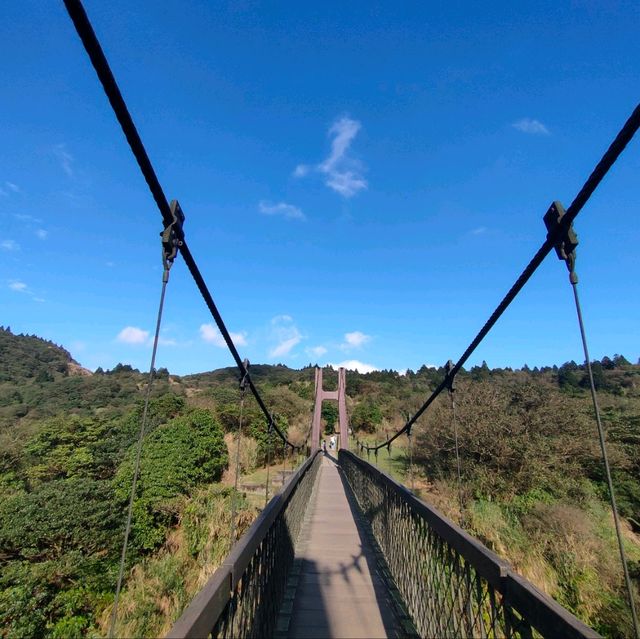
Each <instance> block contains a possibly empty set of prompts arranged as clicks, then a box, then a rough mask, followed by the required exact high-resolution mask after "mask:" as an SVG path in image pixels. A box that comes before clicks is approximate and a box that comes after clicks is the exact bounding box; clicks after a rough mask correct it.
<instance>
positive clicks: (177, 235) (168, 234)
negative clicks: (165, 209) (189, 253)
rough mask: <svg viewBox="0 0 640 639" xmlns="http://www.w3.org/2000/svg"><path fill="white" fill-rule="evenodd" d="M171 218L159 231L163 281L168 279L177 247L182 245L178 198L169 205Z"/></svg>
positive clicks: (180, 209)
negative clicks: (162, 229)
mask: <svg viewBox="0 0 640 639" xmlns="http://www.w3.org/2000/svg"><path fill="white" fill-rule="evenodd" d="M169 209H170V210H171V215H172V218H173V219H172V220H171V222H170V223H169V224H168V225H167V226H166V227H165V229H164V231H162V233H160V237H161V238H162V265H163V266H164V278H163V279H164V281H168V280H169V270H170V269H171V267H172V266H173V261H174V260H175V258H176V255H177V254H178V249H179V248H180V247H181V246H182V244H183V242H182V239H181V238H183V237H184V233H183V231H182V225H183V224H184V213H183V212H182V208H180V204H179V202H178V200H171V204H170V205H169Z"/></svg>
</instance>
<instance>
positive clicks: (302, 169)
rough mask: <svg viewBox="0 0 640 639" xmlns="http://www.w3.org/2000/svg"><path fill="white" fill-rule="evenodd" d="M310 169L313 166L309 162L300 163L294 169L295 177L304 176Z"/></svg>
mask: <svg viewBox="0 0 640 639" xmlns="http://www.w3.org/2000/svg"><path fill="white" fill-rule="evenodd" d="M310 170H311V167H310V166H309V165H308V164H298V166H296V168H295V169H293V177H297V178H299V177H304V176H305V175H307V173H309V171H310Z"/></svg>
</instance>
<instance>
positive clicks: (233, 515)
mask: <svg viewBox="0 0 640 639" xmlns="http://www.w3.org/2000/svg"><path fill="white" fill-rule="evenodd" d="M244 365H245V369H246V370H249V361H248V360H245V361H244ZM246 392H247V377H246V376H245V377H243V378H241V379H240V414H239V415H238V429H237V432H236V470H235V477H234V481H233V494H232V496H231V531H230V533H229V547H232V546H233V544H234V541H235V536H236V514H237V500H238V485H239V483H240V445H241V441H242V419H243V416H244V398H245V394H246Z"/></svg>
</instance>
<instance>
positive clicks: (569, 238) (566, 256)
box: [544, 202, 578, 284]
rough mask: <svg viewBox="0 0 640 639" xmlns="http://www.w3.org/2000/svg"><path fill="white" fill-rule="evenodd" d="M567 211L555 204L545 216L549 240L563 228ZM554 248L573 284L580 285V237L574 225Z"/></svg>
mask: <svg viewBox="0 0 640 639" xmlns="http://www.w3.org/2000/svg"><path fill="white" fill-rule="evenodd" d="M566 213H567V212H566V211H565V210H564V207H563V206H562V204H561V203H560V202H553V203H552V204H551V206H550V207H549V210H548V211H547V212H546V213H545V214H544V224H545V226H546V227H547V239H549V238H550V237H551V236H552V235H553V234H555V233H557V232H558V231H557V229H558V227H559V226H561V225H562V226H563V227H564V224H563V223H562V218H563V217H564V216H565V215H566ZM553 246H554V248H555V250H556V255H557V256H558V259H559V260H563V261H564V263H565V264H566V265H567V270H568V271H569V280H570V281H571V283H572V284H577V283H578V276H577V275H576V271H575V268H576V247H577V246H578V236H577V234H576V232H575V231H574V229H573V223H571V224H570V225H569V227H568V228H566V229H563V232H562V233H561V234H560V235H559V237H558V238H557V239H556V240H555V242H554V245H553Z"/></svg>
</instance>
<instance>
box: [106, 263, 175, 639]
mask: <svg viewBox="0 0 640 639" xmlns="http://www.w3.org/2000/svg"><path fill="white" fill-rule="evenodd" d="M170 268H171V263H168V264H167V262H166V261H165V268H164V272H163V275H162V290H161V292H160V304H159V306H158V316H157V319H156V332H155V335H154V338H153V349H152V351H151V364H150V366H149V382H148V384H147V389H146V392H145V396H144V408H143V410H142V419H141V420H140V431H139V432H138V442H137V445H136V458H135V462H134V466H133V479H132V482H131V495H130V497H129V507H128V510H127V523H126V526H125V531H124V540H123V542H122V553H121V555H120V568H119V571H118V582H117V585H116V593H115V597H114V600H113V608H112V610H111V621H110V624H109V637H110V638H111V637H113V633H114V631H115V626H116V621H117V619H118V601H119V599H120V590H121V589H122V580H123V578H124V567H125V563H126V559H127V548H128V544H129V535H130V534H131V522H132V519H133V504H134V502H135V496H136V488H137V484H138V475H139V473H140V458H141V456H142V442H143V440H144V434H145V430H146V427H147V418H148V414H149V400H150V398H151V389H152V387H153V381H154V379H155V365H156V354H157V352H158V341H159V339H160V326H161V324H162V311H163V309H164V300H165V293H166V291H167V283H168V282H169V269H170Z"/></svg>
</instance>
